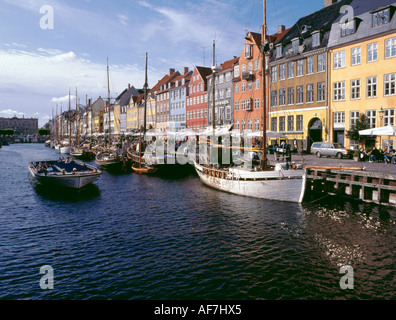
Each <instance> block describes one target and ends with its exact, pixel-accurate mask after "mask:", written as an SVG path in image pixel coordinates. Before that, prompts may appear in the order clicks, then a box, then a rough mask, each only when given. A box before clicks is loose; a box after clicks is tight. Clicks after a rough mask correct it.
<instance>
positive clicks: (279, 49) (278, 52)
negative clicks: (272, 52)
mask: <svg viewBox="0 0 396 320" xmlns="http://www.w3.org/2000/svg"><path fill="white" fill-rule="evenodd" d="M282 55H283V50H282V45H281V44H278V45H277V46H276V58H280V57H282Z"/></svg>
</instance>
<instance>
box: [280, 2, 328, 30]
mask: <svg viewBox="0 0 396 320" xmlns="http://www.w3.org/2000/svg"><path fill="white" fill-rule="evenodd" d="M325 1H326V0H325ZM285 30H286V27H285V26H284V25H283V24H281V25H280V26H278V33H282V32H284V31H285Z"/></svg>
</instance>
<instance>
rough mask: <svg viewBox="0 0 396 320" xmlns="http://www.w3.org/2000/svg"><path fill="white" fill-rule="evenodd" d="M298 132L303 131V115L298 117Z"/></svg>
mask: <svg viewBox="0 0 396 320" xmlns="http://www.w3.org/2000/svg"><path fill="white" fill-rule="evenodd" d="M296 130H297V131H303V116H302V115H298V116H296Z"/></svg>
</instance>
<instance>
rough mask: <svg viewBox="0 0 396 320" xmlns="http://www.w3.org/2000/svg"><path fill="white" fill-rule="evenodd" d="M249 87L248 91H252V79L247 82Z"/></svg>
mask: <svg viewBox="0 0 396 320" xmlns="http://www.w3.org/2000/svg"><path fill="white" fill-rule="evenodd" d="M247 89H248V91H252V81H251V80H249V81H248V82H247Z"/></svg>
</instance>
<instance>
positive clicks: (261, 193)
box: [194, 0, 306, 203]
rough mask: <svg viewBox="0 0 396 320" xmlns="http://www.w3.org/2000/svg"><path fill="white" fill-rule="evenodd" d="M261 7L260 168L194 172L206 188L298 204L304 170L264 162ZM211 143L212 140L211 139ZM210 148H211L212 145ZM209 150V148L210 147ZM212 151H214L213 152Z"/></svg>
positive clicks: (199, 169)
mask: <svg viewBox="0 0 396 320" xmlns="http://www.w3.org/2000/svg"><path fill="white" fill-rule="evenodd" d="M263 8H264V23H263V26H262V43H261V54H262V70H261V74H262V76H263V81H262V83H263V115H262V118H263V133H262V137H263V144H262V145H263V147H262V152H261V154H262V158H261V162H260V166H258V167H251V168H246V167H241V166H240V167H238V166H232V167H228V168H221V167H220V168H214V167H213V166H209V165H206V164H200V163H198V162H197V161H195V162H194V166H195V170H196V171H197V173H198V175H199V177H200V179H201V181H202V182H203V183H205V184H206V185H208V186H210V187H212V188H215V189H218V190H222V191H226V192H230V193H234V194H238V195H244V196H249V197H254V198H262V199H269V200H278V201H287V202H297V203H300V202H302V200H303V197H304V193H305V179H306V175H305V170H304V169H303V167H302V166H300V165H299V166H297V165H294V164H293V165H291V164H289V163H278V164H277V165H276V166H274V167H271V166H269V165H268V163H267V158H266V154H267V152H266V141H267V137H266V132H267V125H266V123H267V114H266V110H267V98H266V90H267V87H266V82H267V81H266V80H267V79H266V68H267V58H268V54H267V53H266V51H265V45H266V42H267V34H266V27H267V26H266V2H265V0H264V1H263ZM214 51H215V44H214V43H213V66H214V67H213V80H212V84H213V88H214V85H215V81H214V80H215V73H216V69H215V54H214ZM212 100H213V110H212V111H213V116H212V119H213V135H214V136H215V121H214V120H215V118H214V112H215V111H214V108H215V99H214V94H213V99H212ZM213 143H215V140H213ZM212 147H213V146H212ZM212 150H213V148H212ZM215 150H216V149H215Z"/></svg>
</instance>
